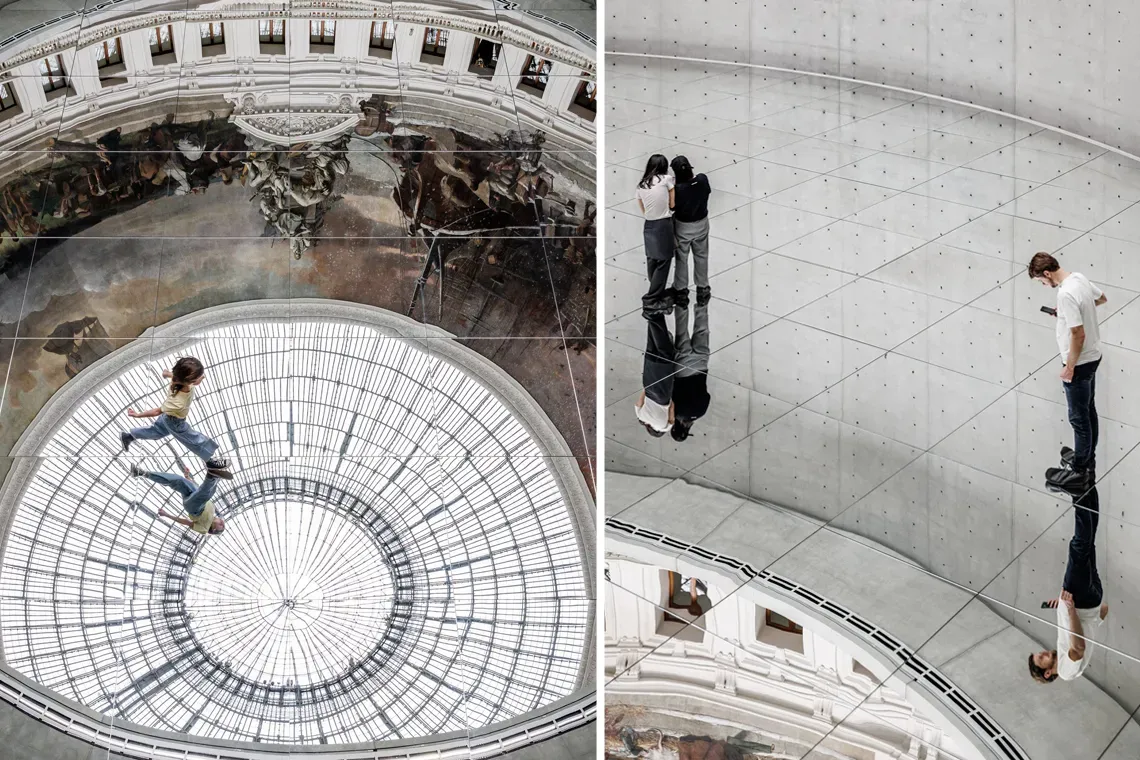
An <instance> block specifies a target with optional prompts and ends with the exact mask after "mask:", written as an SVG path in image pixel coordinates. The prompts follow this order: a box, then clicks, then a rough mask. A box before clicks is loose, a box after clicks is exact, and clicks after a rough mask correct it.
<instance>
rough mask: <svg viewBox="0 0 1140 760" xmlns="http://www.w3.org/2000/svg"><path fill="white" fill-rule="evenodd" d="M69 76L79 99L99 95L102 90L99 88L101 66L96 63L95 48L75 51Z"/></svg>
mask: <svg viewBox="0 0 1140 760" xmlns="http://www.w3.org/2000/svg"><path fill="white" fill-rule="evenodd" d="M67 74H68V81H69V82H71V87H72V89H74V90H75V94H76V95H78V96H79V97H81V98H83V97H86V96H87V95H91V94H95V93H98V92H99V90H100V89H102V88H101V87H100V86H99V64H98V63H97V62H96V61H95V48H93V47H85V48H80V49H79V50H77V51H75V57H74V58H73V59H72V61H71V70H70V71H68V72H67Z"/></svg>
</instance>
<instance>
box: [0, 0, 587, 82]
mask: <svg viewBox="0 0 1140 760" xmlns="http://www.w3.org/2000/svg"><path fill="white" fill-rule="evenodd" d="M447 10H448V11H458V10H460V9H447ZM276 11H277V8H276V6H259V5H256V4H253V3H239V4H232V5H226V6H224V7H220V8H214V9H210V10H193V11H189V12H178V11H166V12H158V13H148V14H143V15H138V16H131V17H128V18H123V19H119V20H116V21H111V22H108V23H105V24H98V25H96V26H92V27H81V28H77V29H72V30H69V31H67V32H63V33H62V34H60V35H58V36H56V37H54V38H52V39H51V40H48V41H47V42H43V43H40V44H39V45H36V46H34V47H31V48H28V49H27V50H24V51H21V52H20V53H17V54H16V55H14V56H12V57H10V58H7V59H5V60H4V61H3V63H2V64H0V74H2V73H5V72H8V71H10V70H12V69H13V68H15V67H17V66H20V65H22V64H25V63H28V62H30V61H35V60H38V59H40V58H45V57H47V56H49V55H54V54H56V53H60V52H63V51H64V50H66V49H69V48H75V47H78V48H87V47H90V46H91V45H94V44H96V43H99V42H102V41H103V40H107V39H111V38H112V37H119V36H122V35H124V34H127V33H129V32H133V31H136V30H139V29H147V28H149V27H153V26H159V25H162V24H172V23H175V22H186V23H200V22H203V21H231V20H235V21H236V20H242V19H250V20H261V19H266V18H274V17H279V16H287V17H288V18H290V19H294V18H296V19H310V18H323V19H332V20H338V19H345V20H349V19H361V18H362V17H363V18H365V19H390V20H392V21H394V22H397V23H398V22H400V21H405V22H408V23H412V24H422V25H425V26H434V27H440V28H445V29H450V30H454V31H459V32H467V33H469V34H474V35H476V36H478V37H483V38H486V39H491V40H496V41H499V42H502V43H504V44H508V45H513V46H514V47H517V48H519V49H521V50H525V51H527V52H530V53H534V54H537V55H541V56H542V57H543V58H546V59H548V60H551V61H558V62H561V63H565V64H567V65H569V66H573V67H575V68H577V69H580V70H582V71H583V72H586V73H587V74H588V76H590V77H593V76H594V75H595V74H596V71H597V66H596V62H595V61H594V60H593V59H592V58H591V57H589V56H587V55H584V54H583V53H581V52H579V51H577V50H575V49H574V48H572V47H570V46H569V45H564V44H562V43H561V42H557V41H555V40H553V39H550V38H548V37H543V36H540V35H539V34H536V33H535V32H532V31H530V30H529V29H525V28H523V27H521V26H517V25H516V24H512V23H510V22H507V21H496V20H489V21H480V20H477V19H473V18H466V17H463V16H460V15H456V14H455V13H454V12H445V11H442V10H441V9H440V8H437V7H435V6H431V5H427V4H423V3H399V2H397V3H393V4H380V3H374V2H365V1H364V0H299V2H298V3H294V4H291V5H290V6H289V9H288V10H287V11H286V10H285V9H284V6H282V9H281V11H280V12H276ZM362 14H368V15H364V16H362ZM61 18H63V17H61ZM13 41H15V39H14V38H13ZM5 44H6V43H0V48H3V47H4V45H5ZM9 44H10V43H9Z"/></svg>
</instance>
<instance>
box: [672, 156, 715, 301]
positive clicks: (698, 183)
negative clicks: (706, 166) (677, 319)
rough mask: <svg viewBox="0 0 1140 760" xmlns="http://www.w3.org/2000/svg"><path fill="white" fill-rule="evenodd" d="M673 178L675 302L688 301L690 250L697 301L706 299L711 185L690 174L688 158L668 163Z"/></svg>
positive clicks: (702, 176)
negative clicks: (690, 252)
mask: <svg viewBox="0 0 1140 760" xmlns="http://www.w3.org/2000/svg"><path fill="white" fill-rule="evenodd" d="M670 167H671V168H672V169H673V176H674V177H675V178H676V181H677V184H676V187H675V196H676V200H675V204H674V207H673V242H674V246H673V250H674V258H675V259H676V262H675V263H676V266H675V267H674V269H673V298H674V303H676V304H677V305H680V306H687V305H688V303H689V249H692V251H693V279H695V280H696V281H697V303H701V302H702V301H704V302H706V303H707V302H708V299H709V296H710V295H712V290H711V289H710V288H709V195H711V194H712V188H711V187H709V180H708V177H706V176H705V175H703V174H698V175H696V176H693V167H692V166H690V165H689V159H687V158H685V157H684V156H677V157H676V158H674V159H673V161H672V162H671V163H670Z"/></svg>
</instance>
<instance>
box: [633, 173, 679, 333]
mask: <svg viewBox="0 0 1140 760" xmlns="http://www.w3.org/2000/svg"><path fill="white" fill-rule="evenodd" d="M636 197H637V205H638V206H640V207H641V213H643V214H644V215H645V231H644V233H643V234H644V237H645V260H646V268H647V269H648V272H649V292H648V293H646V294H645V295H644V296H642V297H641V306H642V309H643V310H644V311H645V312H647V313H650V314H652V313H655V312H662V311H666V310H668V309H670V308H672V304H671V303H670V302H669V300H670V299H669V298H668V296H667V295H666V291H665V284H666V283H667V282H668V281H669V264H670V262H671V261H672V260H673V216H672V208H673V176H672V175H671V174H669V161H668V159H666V158H665V156H663V155H661V154H660V153H655V154H654V155H652V156H650V157H649V163H647V164H646V165H645V175H644V176H642V178H641V182H638V183H637V193H636Z"/></svg>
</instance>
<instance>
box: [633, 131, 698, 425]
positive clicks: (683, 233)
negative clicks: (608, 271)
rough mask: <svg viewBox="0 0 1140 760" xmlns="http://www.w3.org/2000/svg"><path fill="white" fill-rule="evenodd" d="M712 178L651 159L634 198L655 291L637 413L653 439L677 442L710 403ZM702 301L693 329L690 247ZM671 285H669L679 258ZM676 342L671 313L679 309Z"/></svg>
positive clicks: (648, 307) (678, 163)
mask: <svg viewBox="0 0 1140 760" xmlns="http://www.w3.org/2000/svg"><path fill="white" fill-rule="evenodd" d="M711 194H712V189H711V188H710V187H709V181H708V178H707V177H706V176H705V175H703V174H696V175H694V173H693V167H692V166H691V165H690V164H689V159H687V158H685V157H684V156H677V157H676V158H674V159H673V161H672V163H671V164H670V163H669V162H668V161H667V160H666V158H665V156H663V155H661V154H659V153H658V154H654V155H653V156H651V157H650V158H649V162H648V163H647V164H646V167H645V174H644V175H643V176H642V178H641V181H640V182H638V184H637V192H636V198H637V203H638V206H639V207H640V208H641V212H642V214H644V216H645V228H644V240H645V259H646V269H647V272H648V278H649V290H648V292H646V294H645V295H644V296H642V298H641V314H642V316H643V317H645V319H646V320H647V321H648V322H649V325H648V337H647V339H646V347H645V356H644V363H643V366H642V373H641V374H642V378H641V382H642V386H643V387H644V390H643V391H642V393H641V396H640V397H639V398H638V400H637V402H636V404H635V410H636V413H637V419H638V420H639V421H640V422H641V424H642V425H643V426H644V427H645V429H646V431H648V433H649V434H650V435H651V436H653V437H660V436H663V435H665V433H667V432H668V433H671V434H672V436H673V439H674V440H675V441H678V442H680V441H684V440H685V439H686V438H688V436H689V430H690V428H691V427H692V425H693V423H694V422H695V421H696V420H697V419H699V418H700V417H702V416H704V414H705V413H706V412H707V411H708V407H709V401H710V398H709V393H708V384H707V383H708V358H709V330H708V303H709V298H710V297H711V296H712V290H711V289H710V288H709V209H708V201H709V196H710V195H711ZM690 251H691V252H692V254H693V279H694V280H695V281H696V286H697V305H696V312H695V320H694V323H693V328H692V331H691V332H690V329H689V252H690ZM674 260H675V261H676V266H675V267H673V286H672V287H668V283H669V269H670V267H671V265H672V262H673V261H674ZM674 310H675V312H674V318H675V321H676V330H677V338H676V342H674V340H673V337H672V336H671V335H670V334H669V328H668V326H667V325H666V324H665V315H666V314H667V313H669V312H670V311H674Z"/></svg>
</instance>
